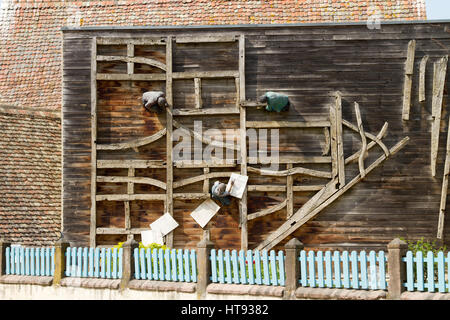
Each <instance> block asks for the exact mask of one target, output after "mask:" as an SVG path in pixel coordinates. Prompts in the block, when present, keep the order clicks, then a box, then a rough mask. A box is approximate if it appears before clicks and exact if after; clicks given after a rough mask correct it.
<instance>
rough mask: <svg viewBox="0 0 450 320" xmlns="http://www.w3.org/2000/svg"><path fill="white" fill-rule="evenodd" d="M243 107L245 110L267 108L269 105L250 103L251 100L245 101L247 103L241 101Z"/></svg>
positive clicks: (256, 102)
mask: <svg viewBox="0 0 450 320" xmlns="http://www.w3.org/2000/svg"><path fill="white" fill-rule="evenodd" d="M239 104H240V106H241V107H245V108H258V109H259V108H264V107H265V106H267V103H262V102H258V101H249V100H245V101H240V102H239Z"/></svg>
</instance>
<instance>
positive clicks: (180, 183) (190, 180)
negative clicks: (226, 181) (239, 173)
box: [173, 172, 236, 192]
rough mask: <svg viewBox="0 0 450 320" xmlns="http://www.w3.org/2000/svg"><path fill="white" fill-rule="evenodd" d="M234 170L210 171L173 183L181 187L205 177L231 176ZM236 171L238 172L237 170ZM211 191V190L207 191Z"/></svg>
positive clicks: (174, 186)
mask: <svg viewBox="0 0 450 320" xmlns="http://www.w3.org/2000/svg"><path fill="white" fill-rule="evenodd" d="M232 173H233V172H210V173H206V174H202V175H199V176H196V177H190V178H186V179H183V180H180V181H175V182H174V183H173V188H174V189H176V188H180V187H183V186H186V185H189V184H192V183H196V182H199V181H203V180H205V179H214V178H229V177H230V176H231V174H232ZM235 173H236V172H235ZM207 192H209V191H207Z"/></svg>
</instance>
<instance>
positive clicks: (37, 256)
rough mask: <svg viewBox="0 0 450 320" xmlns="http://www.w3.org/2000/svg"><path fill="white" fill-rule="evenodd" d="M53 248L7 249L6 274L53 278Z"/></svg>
mask: <svg viewBox="0 0 450 320" xmlns="http://www.w3.org/2000/svg"><path fill="white" fill-rule="evenodd" d="M54 253H55V248H50V247H43V248H24V247H8V248H6V250H5V258H6V266H5V273H6V274H14V275H26V276H53V274H54V270H55V257H54Z"/></svg>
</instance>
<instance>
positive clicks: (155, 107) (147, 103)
mask: <svg viewBox="0 0 450 320" xmlns="http://www.w3.org/2000/svg"><path fill="white" fill-rule="evenodd" d="M142 103H143V105H144V108H145V109H146V110H147V111H149V112H156V113H161V112H162V111H164V110H165V108H167V107H168V106H169V104H168V103H167V100H166V95H165V94H164V92H162V91H147V92H145V93H144V94H143V95H142Z"/></svg>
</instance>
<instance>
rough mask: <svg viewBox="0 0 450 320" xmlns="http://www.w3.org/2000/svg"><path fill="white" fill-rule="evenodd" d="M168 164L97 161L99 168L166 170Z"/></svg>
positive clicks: (163, 162) (157, 161)
mask: <svg viewBox="0 0 450 320" xmlns="http://www.w3.org/2000/svg"><path fill="white" fill-rule="evenodd" d="M165 167H166V162H165V161H162V160H97V168H100V169H109V168H110V169H113V168H138V169H146V168H165Z"/></svg>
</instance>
